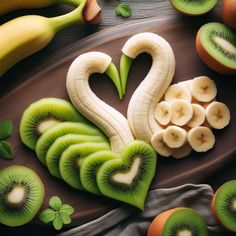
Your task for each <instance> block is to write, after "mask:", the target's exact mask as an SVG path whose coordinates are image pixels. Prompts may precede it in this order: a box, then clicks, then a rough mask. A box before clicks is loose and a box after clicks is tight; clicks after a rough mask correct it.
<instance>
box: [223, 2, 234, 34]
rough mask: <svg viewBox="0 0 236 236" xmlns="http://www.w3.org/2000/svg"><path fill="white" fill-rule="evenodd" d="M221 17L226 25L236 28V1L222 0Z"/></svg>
mask: <svg viewBox="0 0 236 236" xmlns="http://www.w3.org/2000/svg"><path fill="white" fill-rule="evenodd" d="M222 18H223V21H224V23H225V24H226V25H228V26H230V27H232V28H233V29H236V1H235V0H223V1H222Z"/></svg>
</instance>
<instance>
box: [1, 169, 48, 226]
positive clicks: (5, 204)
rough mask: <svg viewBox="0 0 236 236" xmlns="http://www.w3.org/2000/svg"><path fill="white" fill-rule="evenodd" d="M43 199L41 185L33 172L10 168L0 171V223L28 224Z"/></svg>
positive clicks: (9, 224)
mask: <svg viewBox="0 0 236 236" xmlns="http://www.w3.org/2000/svg"><path fill="white" fill-rule="evenodd" d="M43 199H44V186H43V183H42V181H41V180H40V178H39V177H38V175H37V174H36V173H35V172H34V171H33V170H31V169H29V168H27V167H23V166H11V167H7V168H5V169H3V170H1V171H0V223H2V224H5V225H8V226H20V225H23V224H26V223H28V222H29V221H31V220H32V219H33V218H34V216H35V215H36V214H37V212H38V211H39V209H40V207H41V205H42V203H43Z"/></svg>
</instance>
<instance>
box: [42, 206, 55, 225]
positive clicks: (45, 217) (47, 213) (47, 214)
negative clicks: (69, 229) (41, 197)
mask: <svg viewBox="0 0 236 236" xmlns="http://www.w3.org/2000/svg"><path fill="white" fill-rule="evenodd" d="M55 216H56V212H55V211H54V210H52V209H50V208H48V209H46V210H44V211H43V212H42V213H41V214H40V216H39V219H40V220H41V221H43V222H44V223H49V222H51V221H53V220H54V218H55Z"/></svg>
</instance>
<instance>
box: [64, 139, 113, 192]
mask: <svg viewBox="0 0 236 236" xmlns="http://www.w3.org/2000/svg"><path fill="white" fill-rule="evenodd" d="M102 150H110V146H109V145H108V144H107V143H91V142H87V143H81V144H74V145H71V146H69V147H68V148H67V149H66V150H65V151H64V152H63V154H62V156H61V158H60V162H59V169H60V173H61V177H62V179H63V180H64V181H65V182H66V183H68V184H69V185H70V186H72V187H73V188H75V189H79V190H84V187H83V186H82V183H81V177H80V170H81V165H82V164H83V163H84V161H85V160H87V158H88V157H89V155H90V154H92V153H94V154H95V153H97V152H99V151H102ZM94 161H95V162H94V164H96V163H97V160H94ZM82 166H83V165H82ZM94 179H95V180H94ZM93 180H94V181H95V182H96V176H94V175H91V176H89V183H90V182H93ZM86 186H87V185H85V187H86ZM86 189H87V188H86Z"/></svg>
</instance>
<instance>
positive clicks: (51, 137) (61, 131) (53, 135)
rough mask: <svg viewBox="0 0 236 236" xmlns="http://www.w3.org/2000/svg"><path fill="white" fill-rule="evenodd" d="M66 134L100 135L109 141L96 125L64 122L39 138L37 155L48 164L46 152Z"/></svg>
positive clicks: (36, 149) (43, 162)
mask: <svg viewBox="0 0 236 236" xmlns="http://www.w3.org/2000/svg"><path fill="white" fill-rule="evenodd" d="M66 134H80V135H90V136H100V137H101V138H102V139H104V142H108V140H107V138H106V137H105V135H104V134H103V133H102V132H101V131H100V130H99V129H98V128H96V127H94V126H91V125H88V124H83V123H73V122H63V123H59V124H57V125H54V126H53V127H51V128H50V129H48V130H47V131H45V132H44V133H43V134H42V135H41V136H40V138H39V139H38V141H37V143H36V147H35V151H36V154H37V157H38V158H39V160H40V161H41V162H42V164H44V165H46V160H45V158H46V154H47V151H48V149H49V148H50V146H51V145H52V144H53V143H54V142H55V140H56V139H57V138H59V137H61V136H64V135H66Z"/></svg>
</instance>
